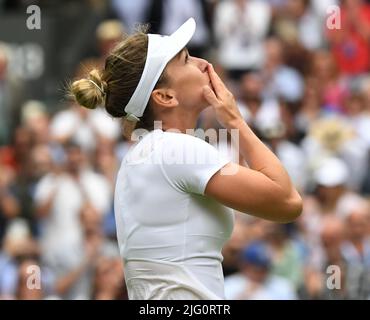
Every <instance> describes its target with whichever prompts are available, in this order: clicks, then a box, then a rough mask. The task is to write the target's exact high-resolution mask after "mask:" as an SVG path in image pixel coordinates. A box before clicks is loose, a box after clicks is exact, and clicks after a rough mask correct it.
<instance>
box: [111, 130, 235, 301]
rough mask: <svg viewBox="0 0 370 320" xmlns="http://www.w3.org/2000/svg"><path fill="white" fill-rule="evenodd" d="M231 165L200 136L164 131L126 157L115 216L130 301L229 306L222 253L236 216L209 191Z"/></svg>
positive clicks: (147, 138)
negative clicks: (192, 301)
mask: <svg viewBox="0 0 370 320" xmlns="http://www.w3.org/2000/svg"><path fill="white" fill-rule="evenodd" d="M228 162H229V160H228V159H227V158H226V157H222V155H221V154H220V153H219V152H218V150H217V149H216V148H215V147H213V146H211V145H210V144H208V143H207V142H205V141H203V140H201V139H199V138H197V137H194V136H191V135H188V134H182V133H174V132H164V131H162V130H160V129H155V130H154V131H151V132H150V133H148V134H146V135H145V136H144V137H143V138H142V139H141V140H140V141H139V142H137V143H135V144H134V145H133V147H132V148H131V149H130V151H129V152H128V153H127V154H126V156H125V158H124V159H123V161H122V164H121V168H120V170H119V173H118V177H117V183H116V190H115V215H116V223H117V236H118V242H119V247H120V252H121V256H122V258H123V260H124V264H125V279H126V285H127V288H128V294H129V298H130V299H142V300H147V299H165V300H168V299H224V279H223V272H222V266H221V262H222V259H223V258H222V255H221V249H222V246H223V244H224V243H225V241H226V240H227V239H228V238H229V237H230V234H231V232H232V228H233V222H234V216H233V211H232V210H231V209H230V208H227V207H225V206H223V205H221V204H219V203H218V202H216V201H214V200H213V199H211V198H208V197H206V196H204V190H205V188H206V185H207V182H208V181H209V179H210V178H211V177H212V176H213V175H214V174H215V173H216V172H217V171H218V170H220V169H221V168H222V167H223V166H224V165H225V164H227V163H228Z"/></svg>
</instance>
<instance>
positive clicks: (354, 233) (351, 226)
mask: <svg viewBox="0 0 370 320" xmlns="http://www.w3.org/2000/svg"><path fill="white" fill-rule="evenodd" d="M368 215H369V212H368V211H366V210H365V209H359V210H358V211H354V212H352V213H351V214H350V215H349V216H348V217H347V220H346V227H347V233H348V237H349V239H350V240H352V241H362V240H363V238H364V237H366V235H367V232H368V223H369V217H368Z"/></svg>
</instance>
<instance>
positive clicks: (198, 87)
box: [151, 48, 212, 133]
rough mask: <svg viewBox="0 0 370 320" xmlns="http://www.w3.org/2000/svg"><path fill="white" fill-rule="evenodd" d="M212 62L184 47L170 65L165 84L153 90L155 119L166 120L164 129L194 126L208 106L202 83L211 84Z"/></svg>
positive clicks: (190, 127)
mask: <svg viewBox="0 0 370 320" xmlns="http://www.w3.org/2000/svg"><path fill="white" fill-rule="evenodd" d="M208 67H209V63H208V62H207V61H206V60H204V59H201V58H196V57H193V56H190V55H189V52H188V50H187V49H186V48H184V49H183V50H181V51H180V52H179V53H178V54H177V55H176V56H175V57H174V58H173V59H172V60H171V61H170V62H169V63H168V65H167V67H166V69H165V71H164V72H165V74H166V76H167V77H166V79H167V80H168V81H167V82H166V83H165V84H164V85H162V86H160V87H159V88H157V89H155V90H153V92H152V95H151V102H152V106H153V110H154V114H155V119H158V120H161V121H162V122H163V124H162V127H163V129H164V130H167V129H170V128H176V129H178V130H180V131H181V132H183V133H186V129H192V128H195V126H196V123H197V119H198V117H199V114H200V112H201V111H202V110H203V109H205V108H206V107H208V106H209V103H207V101H206V100H205V98H204V94H203V87H204V86H210V87H212V86H211V84H210V78H209V74H208Z"/></svg>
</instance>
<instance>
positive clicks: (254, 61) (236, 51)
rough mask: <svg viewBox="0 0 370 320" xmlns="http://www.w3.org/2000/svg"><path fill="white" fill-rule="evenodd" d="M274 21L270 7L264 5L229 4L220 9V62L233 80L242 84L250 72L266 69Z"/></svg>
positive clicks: (232, 0)
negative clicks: (268, 37)
mask: <svg viewBox="0 0 370 320" xmlns="http://www.w3.org/2000/svg"><path fill="white" fill-rule="evenodd" d="M270 19H271V10H270V7H269V5H268V4H267V3H265V2H264V1H258V0H226V1H221V2H220V3H219V5H218V6H217V7H216V11H215V17H214V31H215V38H216V42H217V48H218V61H219V63H220V64H221V65H222V67H223V68H224V69H225V70H227V74H228V76H229V77H230V78H232V79H234V80H238V79H239V78H240V76H241V75H242V74H243V73H245V72H246V71H251V70H255V69H257V68H260V67H262V65H263V57H264V49H263V42H264V39H265V37H266V35H267V34H268V31H269V27H270Z"/></svg>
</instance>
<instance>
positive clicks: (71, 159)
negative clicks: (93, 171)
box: [66, 108, 84, 174]
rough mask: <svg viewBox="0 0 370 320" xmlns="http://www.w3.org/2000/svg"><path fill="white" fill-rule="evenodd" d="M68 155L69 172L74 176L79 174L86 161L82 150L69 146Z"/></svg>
mask: <svg viewBox="0 0 370 320" xmlns="http://www.w3.org/2000/svg"><path fill="white" fill-rule="evenodd" d="M81 109H82V108H81ZM66 155H67V170H68V171H69V172H71V173H72V174H77V173H78V172H79V170H80V168H81V166H82V164H83V161H84V155H83V152H82V150H81V148H80V147H79V146H76V145H71V146H67V148H66Z"/></svg>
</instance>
